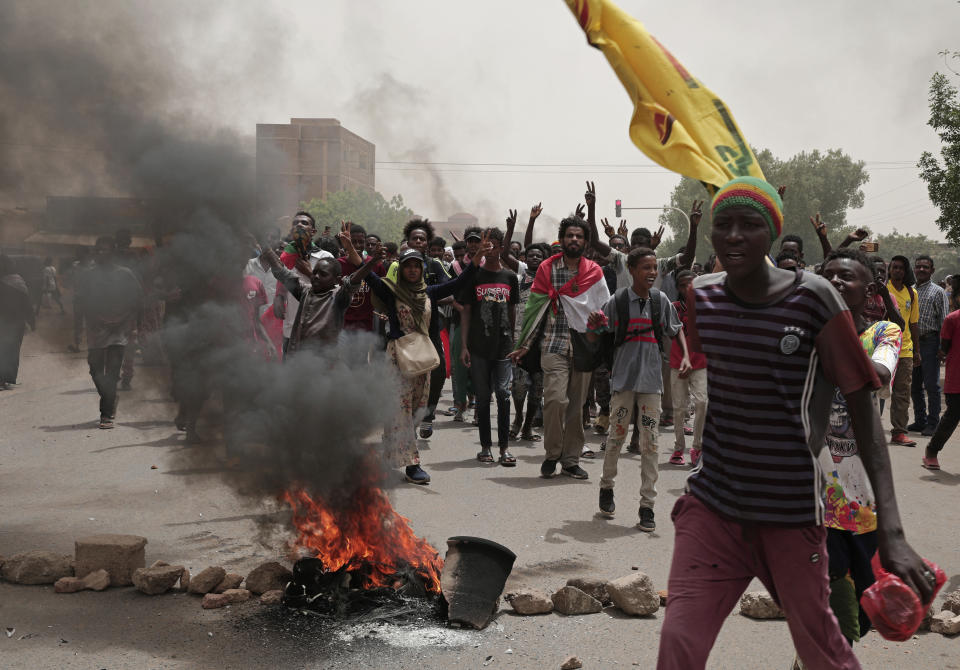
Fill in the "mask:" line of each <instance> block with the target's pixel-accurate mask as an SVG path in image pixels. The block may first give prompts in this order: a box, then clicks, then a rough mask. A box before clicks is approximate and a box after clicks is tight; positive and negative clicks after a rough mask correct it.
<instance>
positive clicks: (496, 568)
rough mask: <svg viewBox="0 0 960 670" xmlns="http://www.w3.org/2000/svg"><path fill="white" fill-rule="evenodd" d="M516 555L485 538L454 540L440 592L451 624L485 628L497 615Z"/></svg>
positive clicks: (461, 537)
mask: <svg viewBox="0 0 960 670" xmlns="http://www.w3.org/2000/svg"><path fill="white" fill-rule="evenodd" d="M515 560H517V555H516V554H514V553H513V552H512V551H510V550H509V549H507V548H506V547H504V546H503V545H502V544H497V543H496V542H492V541H491V540H485V539H483V538H482V537H464V536H459V537H451V538H449V539H448V540H447V556H446V558H445V559H444V564H443V573H442V574H441V575H440V589H441V590H442V591H443V597H444V599H445V600H446V601H447V608H448V610H447V616H448V618H449V620H450V621H451V622H456V623H461V624H464V625H467V626H472V627H473V628H477V629H480V628H484V627H486V625H487V624H488V623H490V620H491V619H492V618H493V616H494V615H495V614H496V613H497V607H498V605H499V601H500V595H501V594H502V593H503V587H504V585H505V584H506V583H507V577H509V576H510V571H511V570H512V569H513V562H514V561H515Z"/></svg>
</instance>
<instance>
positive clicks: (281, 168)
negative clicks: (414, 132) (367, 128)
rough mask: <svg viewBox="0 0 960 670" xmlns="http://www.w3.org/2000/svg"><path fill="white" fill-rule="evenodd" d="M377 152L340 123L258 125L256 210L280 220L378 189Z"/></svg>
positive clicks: (294, 121)
mask: <svg viewBox="0 0 960 670" xmlns="http://www.w3.org/2000/svg"><path fill="white" fill-rule="evenodd" d="M375 159H376V153H375V147H374V145H373V144H372V143H371V142H368V141H367V140H365V139H363V138H362V137H360V136H359V135H357V134H355V133H352V132H350V131H349V130H347V129H346V128H344V127H343V126H342V125H340V121H338V120H337V119H290V123H284V124H279V123H258V124H257V210H258V212H259V214H260V216H261V217H262V218H267V219H278V218H280V217H283V216H290V215H291V214H293V213H294V212H295V211H297V210H298V209H300V203H301V202H305V201H309V200H312V199H313V198H321V199H323V198H326V196H327V194H328V193H334V192H336V191H342V190H346V189H365V190H368V191H373V190H374V187H375V179H374V177H375V168H374V164H375Z"/></svg>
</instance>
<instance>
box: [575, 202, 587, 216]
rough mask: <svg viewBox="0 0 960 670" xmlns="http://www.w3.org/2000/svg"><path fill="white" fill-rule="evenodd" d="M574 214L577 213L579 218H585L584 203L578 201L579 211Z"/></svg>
mask: <svg viewBox="0 0 960 670" xmlns="http://www.w3.org/2000/svg"><path fill="white" fill-rule="evenodd" d="M574 215H575V216H576V217H577V218H578V219H583V218H585V217H584V214H583V203H578V204H577V211H576V212H574Z"/></svg>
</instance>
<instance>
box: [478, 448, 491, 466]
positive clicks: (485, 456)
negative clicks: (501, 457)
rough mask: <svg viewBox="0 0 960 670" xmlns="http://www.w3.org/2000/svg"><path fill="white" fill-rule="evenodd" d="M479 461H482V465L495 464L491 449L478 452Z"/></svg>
mask: <svg viewBox="0 0 960 670" xmlns="http://www.w3.org/2000/svg"><path fill="white" fill-rule="evenodd" d="M477 460H478V461H480V462H481V463H493V454H491V453H490V450H489V449H484V450H483V451H478V452H477Z"/></svg>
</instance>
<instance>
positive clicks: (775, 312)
mask: <svg viewBox="0 0 960 670" xmlns="http://www.w3.org/2000/svg"><path fill="white" fill-rule="evenodd" d="M712 210H713V230H712V233H711V237H712V242H713V246H714V249H715V250H716V253H717V258H718V260H720V261H721V262H722V264H723V267H724V268H725V270H726V271H725V272H723V273H719V274H713V275H705V276H702V277H699V278H698V279H697V280H696V281H695V282H694V285H693V290H692V291H690V292H689V293H688V298H687V303H688V311H689V316H688V319H689V320H688V333H689V338H690V343H691V349H692V350H695V351H696V350H699V351H702V352H703V353H705V354H706V356H707V375H708V380H709V381H708V387H709V390H708V404H709V407H710V411H709V413H708V416H707V425H706V429H705V431H704V435H703V450H702V454H701V457H700V464H699V466H698V467H697V468H696V469H694V471H693V472H692V474H691V476H690V479H689V480H688V483H687V493H686V494H685V495H683V496H681V497H680V499H679V500H678V501H677V503H676V505H675V507H674V509H673V514H672V518H673V521H674V526H675V542H674V553H673V561H672V564H671V568H670V580H669V585H668V590H669V592H670V607H669V608H668V609H667V614H666V617H665V619H664V623H663V629H662V631H661V636H660V656H659V661H658V666H657V667H658V668H660V669H661V670H663V669H668V668H669V669H674V668H676V669H680V668H683V669H684V670H691V669H696V668H703V667H705V665H706V660H707V657H708V655H709V653H710V649H711V648H712V646H713V643H714V640H715V639H716V636H717V634H718V633H719V631H720V627H721V626H722V625H723V622H724V620H725V619H726V617H727V616H728V615H729V613H730V611H731V610H732V609H733V607H734V605H735V604H736V602H737V601H738V600H739V598H740V596H741V594H742V593H743V591H744V590H745V589H746V588H747V586H748V585H749V584H750V581H751V580H752V579H753V578H754V577H756V578H759V579H760V581H761V582H763V584H764V586H765V587H766V588H767V590H768V591H769V592H770V593H771V595H773V597H774V598H775V599H776V600H777V602H778V603H779V604H780V606H781V607H782V608H783V609H784V611H785V612H786V613H787V622H788V625H789V627H790V633H791V635H792V637H793V641H794V645H795V646H796V649H797V652H798V654H799V656H800V658H801V659H802V660H803V662H804V663H805V664H806V665H808V666H809V667H815V668H859V667H860V665H859V663H858V662H857V659H856V657H855V656H854V654H853V651H852V650H851V649H850V646H849V645H848V644H847V642H846V640H844V638H843V636H842V635H841V633H840V629H839V627H838V625H837V620H836V618H835V617H834V616H833V614H832V612H831V610H830V605H829V601H828V598H829V586H828V584H829V582H828V575H827V561H826V560H825V557H826V539H825V538H826V535H825V531H824V528H823V505H822V500H821V495H820V486H821V482H822V475H821V472H820V470H819V467H818V463H817V453H818V452H819V449H820V447H822V445H823V443H824V434H825V431H826V428H827V423H828V418H829V413H830V402H831V399H832V397H833V392H834V387H839V389H840V391H841V393H842V394H843V395H844V397H845V399H846V401H847V406H848V412H849V416H850V421H851V424H852V426H853V430H854V432H855V434H856V439H857V446H858V448H859V451H860V454H861V458H862V460H863V463H864V467H865V468H866V471H867V474H868V476H869V479H870V482H871V484H872V486H873V490H874V492H875V494H876V500H877V506H878V509H879V510H880V513H879V515H878V532H877V534H878V539H879V545H880V559H881V561H882V563H883V565H884V567H886V568H887V569H888V570H890V571H891V572H893V573H895V574H897V575H899V576H900V577H901V578H902V579H903V580H904V582H905V583H907V584H908V585H909V586H911V587H912V588H913V589H914V590H915V591H917V592H918V593H920V596H921V598H922V599H923V600H924V601H929V598H930V596H931V594H932V584H931V583H930V581H929V578H930V577H933V575H932V574H930V577H927V574H926V573H925V571H926V568H925V567H924V566H923V564H922V562H921V560H920V557H919V556H917V554H916V553H915V552H914V551H913V549H911V548H910V546H909V545H908V544H907V543H906V541H905V540H904V536H903V528H902V526H901V524H900V515H899V512H898V510H897V502H896V498H895V496H894V491H893V479H892V474H891V469H890V461H889V457H888V454H887V451H886V444H885V440H884V437H883V431H882V428H881V426H880V421H879V416H878V415H877V413H876V411H875V409H874V406H873V403H872V400H871V392H872V391H873V389H875V388H877V387H878V386H879V380H878V379H877V374H876V372H875V371H874V369H873V366H872V365H871V363H870V360H869V359H868V358H867V356H866V354H865V353H864V350H863V348H862V346H861V345H860V341H859V338H858V336H857V332H856V329H855V328H854V325H853V320H852V319H851V317H850V312H849V311H848V310H847V308H846V306H845V305H844V303H843V301H842V300H841V298H840V296H839V295H838V294H837V292H836V291H835V290H834V289H833V288H832V287H831V286H830V284H829V283H828V282H827V281H826V280H824V279H823V278H822V277H818V276H816V275H812V274H809V273H806V272H801V273H794V272H790V271H785V270H780V269H778V268H774V267H771V266H770V265H768V263H767V262H766V255H767V254H768V253H769V251H770V246H771V244H772V243H773V241H774V240H775V239H776V237H777V236H778V235H779V233H780V231H781V229H782V227H783V215H782V202H781V200H780V196H779V195H778V194H777V192H776V191H775V190H774V189H773V187H772V186H770V185H769V184H767V183H766V182H765V181H763V180H761V179H756V178H754V177H739V178H737V179H734V180H733V181H731V182H729V183H728V184H727V185H726V186H724V187H723V188H722V189H720V190H719V191H718V192H717V194H716V196H715V197H714V201H713V205H712ZM927 572H928V571H927ZM705 603H706V605H705Z"/></svg>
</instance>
